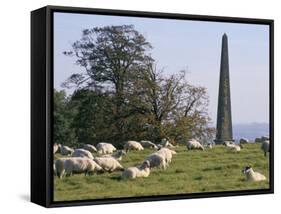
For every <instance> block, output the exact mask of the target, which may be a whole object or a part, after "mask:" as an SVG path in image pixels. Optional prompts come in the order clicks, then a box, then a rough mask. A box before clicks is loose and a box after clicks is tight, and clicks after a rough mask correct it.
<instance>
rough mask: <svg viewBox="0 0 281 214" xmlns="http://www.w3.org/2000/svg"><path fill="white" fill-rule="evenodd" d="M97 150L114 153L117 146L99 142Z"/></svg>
mask: <svg viewBox="0 0 281 214" xmlns="http://www.w3.org/2000/svg"><path fill="white" fill-rule="evenodd" d="M97 151H98V153H99V154H112V153H113V152H114V151H116V148H115V147H114V146H113V145H112V144H111V143H104V142H101V143H98V144H97Z"/></svg>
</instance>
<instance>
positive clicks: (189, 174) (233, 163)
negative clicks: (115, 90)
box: [54, 144, 269, 201]
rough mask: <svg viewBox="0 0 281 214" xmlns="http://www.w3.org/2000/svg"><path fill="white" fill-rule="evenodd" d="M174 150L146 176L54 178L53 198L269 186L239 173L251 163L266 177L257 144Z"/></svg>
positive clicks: (135, 156)
mask: <svg viewBox="0 0 281 214" xmlns="http://www.w3.org/2000/svg"><path fill="white" fill-rule="evenodd" d="M176 151H177V153H178V154H176V155H174V156H173V160H172V163H171V164H170V166H169V167H168V169H167V170H165V171H164V170H160V169H152V171H151V174H150V176H149V177H147V178H139V179H136V180H120V179H119V178H120V174H121V173H120V172H115V173H111V174H108V173H105V174H101V175H96V174H95V175H92V176H84V174H80V175H74V176H72V177H65V178H63V179H58V178H57V177H54V201H69V200H86V199H100V198H120V197H130V196H150V195H168V194H181V193H196V192H218V191H235V190H249V189H268V188H269V181H268V180H267V181H262V182H256V183H255V182H247V181H245V176H244V175H243V174H242V173H241V170H242V168H243V167H244V166H245V165H251V166H252V167H253V169H254V171H258V172H261V173H262V174H264V175H265V176H266V177H267V178H269V159H268V157H264V156H263V153H262V151H261V150H260V144H247V145H245V146H244V149H242V150H241V152H240V153H230V152H227V151H226V149H225V148H224V146H215V147H214V148H213V149H211V150H207V149H206V150H205V151H195V150H192V151H187V149H186V147H185V146H180V147H177V149H176ZM150 153H152V150H148V149H146V150H144V151H140V152H129V153H128V154H127V155H126V156H125V157H124V158H123V160H122V161H121V164H122V165H123V166H124V167H129V166H134V165H138V164H139V163H141V162H142V161H143V160H144V158H145V157H146V156H147V155H149V154H150ZM58 157H60V156H59V155H56V156H55V158H58Z"/></svg>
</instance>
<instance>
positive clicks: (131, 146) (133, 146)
mask: <svg viewBox="0 0 281 214" xmlns="http://www.w3.org/2000/svg"><path fill="white" fill-rule="evenodd" d="M124 149H125V151H126V152H128V151H129V150H136V151H141V150H144V148H143V147H142V145H141V144H140V143H139V142H137V141H132V140H131V141H127V142H126V143H125V145H124Z"/></svg>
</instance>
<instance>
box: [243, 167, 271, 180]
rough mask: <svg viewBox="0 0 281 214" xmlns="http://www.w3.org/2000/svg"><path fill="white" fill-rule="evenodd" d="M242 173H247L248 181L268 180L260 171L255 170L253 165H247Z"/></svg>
mask: <svg viewBox="0 0 281 214" xmlns="http://www.w3.org/2000/svg"><path fill="white" fill-rule="evenodd" d="M242 173H244V174H245V175H246V180H247V181H264V180H266V177H265V176H264V175H263V174H261V173H259V172H254V170H253V169H252V167H251V166H246V167H245V168H244V169H243V170H242Z"/></svg>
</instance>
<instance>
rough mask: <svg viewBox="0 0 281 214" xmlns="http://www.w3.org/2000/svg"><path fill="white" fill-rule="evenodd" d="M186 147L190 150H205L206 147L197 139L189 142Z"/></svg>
mask: <svg viewBox="0 0 281 214" xmlns="http://www.w3.org/2000/svg"><path fill="white" fill-rule="evenodd" d="M186 147H187V149H188V150H191V149H199V150H204V147H203V146H202V145H201V143H200V142H199V141H197V140H195V139H191V140H189V141H188V142H187V144H186Z"/></svg>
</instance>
